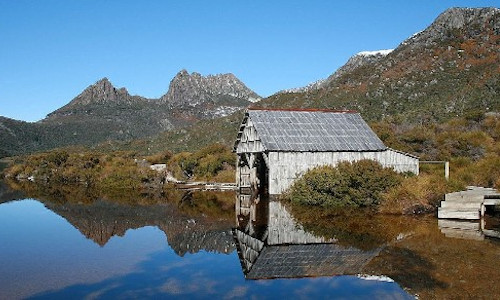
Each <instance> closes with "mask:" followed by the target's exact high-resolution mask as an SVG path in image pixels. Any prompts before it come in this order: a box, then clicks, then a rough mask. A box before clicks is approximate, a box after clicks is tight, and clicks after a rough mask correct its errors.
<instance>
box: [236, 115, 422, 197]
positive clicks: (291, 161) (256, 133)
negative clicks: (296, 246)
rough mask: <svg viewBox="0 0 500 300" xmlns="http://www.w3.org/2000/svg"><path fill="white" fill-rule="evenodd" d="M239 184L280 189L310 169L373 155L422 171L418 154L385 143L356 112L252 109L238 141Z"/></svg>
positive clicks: (382, 161) (277, 191) (403, 169)
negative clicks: (408, 152)
mask: <svg viewBox="0 0 500 300" xmlns="http://www.w3.org/2000/svg"><path fill="white" fill-rule="evenodd" d="M234 150H235V152H236V153H237V154H238V168H237V174H236V176H237V178H236V182H237V184H238V186H239V187H240V188H246V187H254V188H256V187H259V186H267V185H268V189H269V193H270V194H280V193H282V192H283V191H284V190H286V189H287V188H288V187H289V186H290V185H291V184H292V183H293V181H294V180H295V179H297V178H298V177H300V176H301V175H302V174H304V173H305V172H306V171H307V170H309V169H311V168H314V167H317V166H321V165H336V164H337V163H338V162H340V161H351V162H352V161H357V160H362V159H372V160H375V161H378V162H379V163H380V164H382V165H383V166H384V167H392V168H394V169H395V170H396V171H398V172H412V173H415V174H418V158H417V157H415V156H412V155H409V154H406V153H402V152H399V151H396V150H393V149H390V148H387V147H386V146H385V145H384V144H383V143H382V141H381V140H380V139H379V138H378V137H377V135H376V134H375V133H374V132H373V131H372V130H371V129H370V127H369V126H368V124H366V122H365V121H364V120H363V119H362V118H361V116H360V115H359V114H358V113H355V112H352V111H331V110H291V109H280V110H276V109H249V110H247V112H246V113H245V117H244V119H243V122H242V124H241V127H240V131H239V133H238V138H237V140H236V142H235V146H234Z"/></svg>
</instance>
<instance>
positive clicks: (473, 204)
mask: <svg viewBox="0 0 500 300" xmlns="http://www.w3.org/2000/svg"><path fill="white" fill-rule="evenodd" d="M494 205H500V193H499V192H498V191H497V190H495V189H492V188H483V187H468V188H467V190H466V191H461V192H455V193H449V194H446V195H445V200H444V201H441V207H439V208H438V218H439V219H463V220H479V219H481V217H482V216H483V215H484V212H485V211H486V206H494Z"/></svg>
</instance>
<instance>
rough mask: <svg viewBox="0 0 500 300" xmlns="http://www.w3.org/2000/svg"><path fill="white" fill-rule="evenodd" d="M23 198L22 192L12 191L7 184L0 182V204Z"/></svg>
mask: <svg viewBox="0 0 500 300" xmlns="http://www.w3.org/2000/svg"><path fill="white" fill-rule="evenodd" d="M24 198H25V195H24V193H23V192H21V191H15V190H12V189H11V188H9V186H8V185H7V184H5V183H4V182H3V181H1V180H0V203H6V202H10V201H13V200H18V199H24Z"/></svg>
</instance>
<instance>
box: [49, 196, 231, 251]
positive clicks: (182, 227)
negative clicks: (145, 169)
mask: <svg viewBox="0 0 500 300" xmlns="http://www.w3.org/2000/svg"><path fill="white" fill-rule="evenodd" d="M44 204H45V206H46V207H47V208H48V209H50V210H52V211H53V212H55V213H56V214H58V215H60V216H61V217H63V218H65V219H66V220H67V221H68V222H69V223H70V224H72V225H73V226H74V227H75V228H77V229H78V230H79V231H80V232H81V233H82V234H83V235H85V236H86V237H87V238H89V239H91V240H93V241H94V242H96V243H97V244H99V245H100V246H104V245H105V244H106V243H107V242H108V241H109V240H110V239H111V237H113V236H123V235H124V234H125V232H126V231H127V230H129V229H137V228H141V227H145V226H156V227H158V228H159V229H160V230H162V231H163V232H165V234H166V236H167V237H168V243H169V245H170V246H171V247H172V249H173V250H174V251H175V252H176V253H177V254H178V255H180V256H183V255H184V254H186V253H196V252H198V251H200V250H205V251H210V252H219V253H230V252H232V251H233V250H234V247H235V246H234V242H233V240H232V236H231V230H230V228H231V226H232V220H227V219H216V220H212V219H209V218H208V217H204V216H199V217H196V218H192V217H189V216H187V215H184V214H182V213H181V212H180V211H179V209H178V208H177V207H176V206H175V205H173V204H171V203H165V204H156V205H125V204H119V203H113V202H108V201H103V200H97V201H95V202H94V203H93V204H90V205H86V204H78V203H76V204H74V203H65V204H56V203H52V202H48V201H44Z"/></svg>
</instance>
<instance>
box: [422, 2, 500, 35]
mask: <svg viewBox="0 0 500 300" xmlns="http://www.w3.org/2000/svg"><path fill="white" fill-rule="evenodd" d="M499 13H500V9H498V8H494V7H485V8H461V7H453V8H449V9H447V10H445V11H444V12H443V13H442V14H440V15H439V17H437V19H436V20H435V21H434V23H433V24H432V25H431V27H437V28H440V29H441V30H442V29H455V28H464V27H470V26H473V25H474V26H476V25H478V26H481V27H483V28H484V26H485V24H486V23H488V22H489V21H490V19H491V18H492V17H494V16H495V15H497V17H498V14H499Z"/></svg>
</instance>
